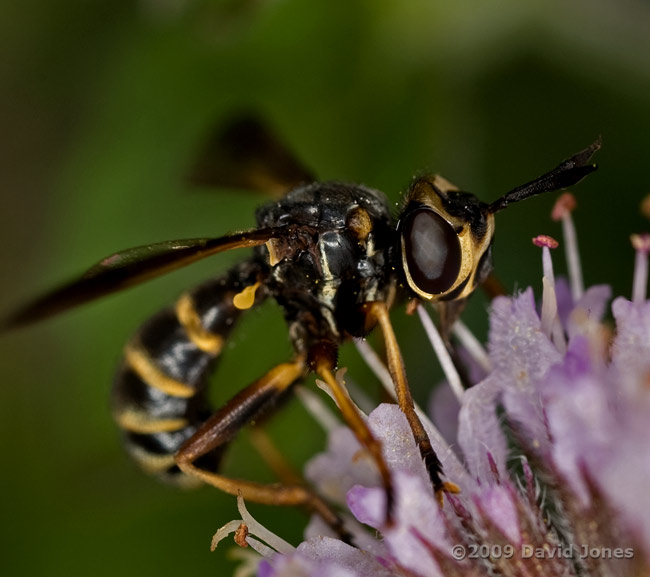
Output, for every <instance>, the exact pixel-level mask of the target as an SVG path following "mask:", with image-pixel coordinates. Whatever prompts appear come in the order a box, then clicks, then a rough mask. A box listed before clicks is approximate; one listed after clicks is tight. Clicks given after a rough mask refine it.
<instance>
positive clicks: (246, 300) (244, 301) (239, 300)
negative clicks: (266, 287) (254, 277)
mask: <svg viewBox="0 0 650 577" xmlns="http://www.w3.org/2000/svg"><path fill="white" fill-rule="evenodd" d="M260 284H262V283H261V282H260V281H257V282H256V283H255V284H254V285H250V286H247V287H246V288H245V289H244V290H243V291H241V292H240V293H237V294H236V295H235V296H234V298H233V299H232V304H234V305H235V308H238V309H239V310H240V311H245V310H247V309H249V308H251V307H252V306H253V304H255V291H257V289H258V288H259V286H260Z"/></svg>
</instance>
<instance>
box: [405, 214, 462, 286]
mask: <svg viewBox="0 0 650 577" xmlns="http://www.w3.org/2000/svg"><path fill="white" fill-rule="evenodd" d="M402 242H403V254H404V259H405V262H404V266H405V267H406V269H407V271H408V273H409V275H410V276H411V279H412V281H413V283H414V284H415V286H416V287H417V288H418V289H419V290H420V291H422V292H424V293H427V294H440V293H443V292H445V291H447V290H449V289H450V288H451V287H452V286H453V284H454V283H455V282H456V279H457V278H458V273H459V271H460V264H461V250H460V241H459V240H458V235H457V234H456V232H455V231H454V229H453V227H452V226H451V225H450V224H449V223H448V222H447V221H446V220H445V219H444V218H442V217H441V216H440V215H439V214H437V213H435V212H434V211H432V210H430V209H428V208H419V209H417V210H414V211H413V212H412V213H411V214H409V215H408V216H407V217H406V220H405V222H404V229H403V232H402Z"/></svg>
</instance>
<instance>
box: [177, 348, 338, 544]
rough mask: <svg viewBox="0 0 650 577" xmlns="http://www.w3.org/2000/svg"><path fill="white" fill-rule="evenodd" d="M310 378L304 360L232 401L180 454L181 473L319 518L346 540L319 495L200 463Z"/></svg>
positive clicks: (286, 365)
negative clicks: (235, 476) (229, 474)
mask: <svg viewBox="0 0 650 577" xmlns="http://www.w3.org/2000/svg"><path fill="white" fill-rule="evenodd" d="M305 373H306V365H305V362H304V360H303V359H302V358H300V359H298V360H295V361H293V362H291V363H284V364H281V365H278V366H276V367H274V368H273V369H271V370H270V371H269V372H268V373H266V374H265V375H264V376H263V377H262V378H260V379H258V380H257V381H255V382H254V383H252V384H251V385H249V386H248V387H246V388H245V389H243V390H242V391H241V392H239V393H238V394H237V395H235V396H234V397H233V398H232V399H231V400H230V401H228V402H227V403H226V404H225V405H224V406H223V407H221V409H219V410H218V411H217V412H216V413H215V414H214V415H212V417H210V418H209V419H208V420H207V421H206V422H205V423H204V424H203V425H202V426H201V427H200V428H199V429H198V431H197V432H196V433H195V434H194V435H192V437H190V438H189V439H188V440H187V441H186V442H185V443H184V444H183V446H182V447H181V448H180V450H179V451H178V452H177V453H176V455H175V459H176V463H177V464H178V466H179V468H180V469H181V470H182V471H183V472H185V473H187V474H188V475H191V476H193V477H195V478H198V479H200V480H202V481H204V482H205V483H208V484H209V485H212V486H213V487H216V488H217V489H221V490H222V491H224V492H226V493H229V494H231V495H238V494H241V495H242V496H243V498H244V499H245V500H249V501H253V502H256V503H263V504H266V505H281V506H300V507H304V508H306V509H308V510H309V511H310V512H314V513H317V514H318V515H320V516H321V517H322V519H323V520H324V521H325V522H326V523H327V524H328V525H330V526H331V527H332V528H333V529H334V530H335V531H336V532H337V533H338V534H339V535H342V536H345V535H346V532H345V530H344V529H343V524H342V521H341V519H340V517H339V516H338V515H337V514H336V513H335V512H334V511H333V510H332V509H331V507H330V506H329V505H328V504H327V503H326V502H325V501H324V500H323V499H322V498H321V497H319V496H318V495H316V493H314V492H313V491H312V490H310V489H309V488H308V487H306V486H304V485H302V484H281V483H277V484H268V485H267V484H262V483H255V482H253V481H247V480H243V479H233V478H230V477H227V476H225V475H221V474H219V473H216V472H214V471H210V470H208V469H206V468H202V467H201V463H200V459H201V457H204V456H206V455H208V454H209V453H212V452H214V451H218V450H219V449H220V448H223V447H224V446H225V445H226V444H227V443H229V442H230V441H231V440H232V439H233V438H234V437H235V435H236V434H237V433H238V432H239V430H240V429H241V428H242V427H243V426H244V425H246V424H248V423H250V422H251V421H253V420H255V419H256V418H260V417H261V416H263V415H264V414H266V413H268V412H269V411H271V410H272V409H273V408H274V405H275V404H276V402H277V401H278V400H279V399H280V397H281V396H282V395H283V393H285V392H287V390H288V389H289V388H290V387H291V385H292V384H294V383H295V382H297V381H299V380H301V379H302V378H303V377H304V376H305Z"/></svg>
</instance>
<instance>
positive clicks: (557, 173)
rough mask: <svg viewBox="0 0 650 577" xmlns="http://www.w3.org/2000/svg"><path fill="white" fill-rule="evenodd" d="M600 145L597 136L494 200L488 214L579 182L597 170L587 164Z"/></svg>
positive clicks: (594, 166) (595, 167)
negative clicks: (535, 176) (533, 178)
mask: <svg viewBox="0 0 650 577" xmlns="http://www.w3.org/2000/svg"><path fill="white" fill-rule="evenodd" d="M600 145H601V139H600V136H599V137H598V139H597V140H596V141H595V142H594V143H593V144H592V145H591V146H588V147H587V148H585V149H584V150H581V151H580V152H578V153H576V154H574V155H573V156H572V157H571V158H567V159H566V160H564V161H563V162H561V163H560V164H558V165H557V166H556V167H555V168H554V169H553V170H551V171H550V172H547V173H545V174H542V176H539V177H538V178H536V179H535V180H531V181H530V182H527V183H526V184H522V185H521V186H518V187H517V188H513V189H512V190H511V191H510V192H508V193H506V194H504V195H503V196H502V197H501V198H499V199H498V200H495V201H494V202H493V203H492V204H491V205H489V206H488V212H490V213H492V214H494V213H495V212H499V211H500V210H503V209H504V208H505V207H506V206H508V205H509V204H510V203H511V202H518V201H520V200H523V199H524V198H528V197H529V196H535V195H536V194H541V193H543V192H550V191H552V190H559V189H561V188H566V187H567V186H573V185H574V184H576V183H577V182H580V181H581V180H582V179H583V178H584V177H585V176H587V175H588V174H589V173H591V172H593V171H594V170H596V169H597V168H598V167H597V166H596V165H595V164H587V163H588V162H589V160H590V159H591V157H592V156H593V155H594V153H595V152H596V151H597V150H598V149H600Z"/></svg>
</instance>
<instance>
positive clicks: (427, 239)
mask: <svg viewBox="0 0 650 577" xmlns="http://www.w3.org/2000/svg"><path fill="white" fill-rule="evenodd" d="M397 232H398V242H399V250H398V252H399V255H400V263H401V268H402V271H403V274H404V280H405V282H406V284H407V285H408V287H409V288H410V289H411V290H412V291H413V292H414V293H415V294H416V295H417V296H418V297H420V298H422V299H424V300H427V301H434V302H435V301H446V300H455V299H462V298H466V297H467V296H469V295H470V294H471V293H472V291H473V290H474V289H475V288H476V286H477V285H478V284H480V283H481V282H482V281H483V280H484V279H485V277H487V275H488V274H489V273H490V271H491V268H492V262H491V261H492V259H491V245H492V240H493V238H494V215H493V214H492V213H490V212H489V210H488V205H487V204H485V203H483V202H481V201H479V200H478V198H476V197H475V196H474V195H472V194H470V193H467V192H462V191H460V190H459V189H458V187H457V186H455V185H454V184H452V183H450V182H449V181H448V180H446V179H444V178H443V177H441V176H439V175H428V176H422V177H419V178H417V179H416V180H415V181H414V182H413V183H412V185H411V187H410V189H409V191H408V193H407V195H406V198H405V202H404V209H403V210H402V213H401V216H400V219H399V223H398V226H397Z"/></svg>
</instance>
